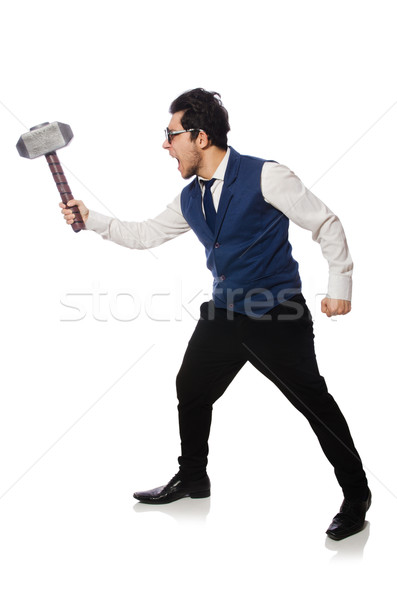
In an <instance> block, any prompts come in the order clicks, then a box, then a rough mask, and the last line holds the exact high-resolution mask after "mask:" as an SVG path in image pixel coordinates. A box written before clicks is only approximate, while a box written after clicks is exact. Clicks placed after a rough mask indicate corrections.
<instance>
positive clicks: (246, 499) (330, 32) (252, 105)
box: [0, 0, 397, 600]
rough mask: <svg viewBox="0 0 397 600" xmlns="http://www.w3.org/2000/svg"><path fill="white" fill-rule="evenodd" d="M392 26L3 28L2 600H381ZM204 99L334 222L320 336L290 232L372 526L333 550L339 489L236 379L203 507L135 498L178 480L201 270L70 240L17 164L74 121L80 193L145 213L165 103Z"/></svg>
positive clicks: (286, 7)
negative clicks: (341, 250) (34, 145)
mask: <svg viewBox="0 0 397 600" xmlns="http://www.w3.org/2000/svg"><path fill="white" fill-rule="evenodd" d="M393 13H394V3H393V2H392V1H390V2H387V1H382V0H381V1H379V2H377V3H376V6H375V4H374V3H373V2H371V3H370V2H367V1H364V2H363V1H361V2H358V1H351V2H346V1H344V2H342V1H340V0H336V1H334V2H332V3H329V2H323V1H317V2H315V1H312V0H301V1H300V2H293V1H292V0H288V1H284V2H269V1H268V0H265V1H264V0H261V1H259V0H246V1H245V2H241V3H235V2H232V1H228V2H226V1H225V0H222V1H216V0H213V1H211V2H209V1H208V0H203V1H202V2H200V3H192V2H188V1H185V2H180V1H175V2H159V1H158V0H154V1H153V2H147V3H145V4H139V5H136V4H135V3H132V2H127V1H124V0H114V1H113V2H111V3H109V2H102V1H98V0H97V1H95V2H94V1H85V0H80V1H79V2H77V1H75V0H69V2H68V3H62V4H56V3H54V2H49V1H48V2H47V1H43V0H37V1H36V2H31V3H28V2H26V1H25V2H22V3H14V4H10V3H8V5H7V8H6V9H3V16H2V19H1V25H0V30H1V31H0V46H1V56H2V60H1V65H2V66H1V80H0V81H1V86H0V90H1V92H0V124H1V138H0V152H1V163H0V164H1V193H2V203H1V220H2V232H1V253H2V257H3V259H2V273H1V283H2V293H1V296H0V302H1V320H2V335H1V348H2V367H3V371H2V377H1V387H2V394H1V418H0V457H1V463H0V564H1V571H2V572H1V576H0V594H1V597H2V598H4V599H7V600H14V599H18V600H19V599H22V598H23V599H25V598H33V597H39V598H41V600H46V599H51V600H53V599H54V598H56V599H57V600H58V599H64V598H65V599H66V598H67V599H70V598H73V599H78V600H80V599H84V600H86V599H91V598H93V599H94V598H95V600H99V599H102V598H117V599H118V600H124V599H127V598H135V597H139V596H142V597H145V598H148V599H150V600H151V599H155V598H157V597H159V596H160V597H162V598H166V599H168V598H174V597H189V598H191V599H196V598H203V597H206V598H209V599H211V600H212V599H215V598H216V599H218V598H230V597H236V598H237V597H239V598H240V597H245V596H247V597H255V598H260V597H265V596H270V597H271V598H275V599H278V598H284V597H287V595H289V596H292V595H293V597H295V598H305V599H308V598H309V599H311V598H319V597H321V598H324V599H328V598H334V597H336V596H338V597H339V598H346V599H347V598H351V597H357V598H367V597H368V598H369V597H373V595H374V594H378V596H379V597H383V598H388V597H392V596H393V595H394V593H395V591H394V592H393V588H394V587H395V584H394V581H395V577H394V567H395V557H394V554H395V552H394V547H395V540H396V533H397V531H396V514H397V511H396V508H397V502H396V500H397V478H396V469H395V456H396V440H395V420H396V412H397V411H396V408H395V400H396V394H395V389H394V379H395V360H394V359H395V335H396V332H395V307H394V300H395V288H396V285H395V272H396V271H395V243H394V235H395V218H396V208H395V204H396V202H395V200H396V190H395V157H396V141H395V140H396V124H397V86H396V79H395V57H396V49H397V48H396V46H397V44H396V41H395V15H394V14H393ZM197 86H202V87H205V88H207V89H211V90H216V91H218V92H220V93H221V95H222V99H223V101H224V103H225V106H226V107H227V109H228V110H229V114H230V121H231V127H232V130H231V133H230V137H229V141H230V144H231V145H232V146H233V147H235V148H236V149H237V150H238V151H239V152H242V153H247V154H252V155H258V156H261V157H264V158H272V159H275V160H277V161H279V162H282V163H285V164H287V165H288V166H289V167H290V168H291V169H292V170H293V171H294V172H295V173H297V174H298V175H299V176H300V177H301V179H302V180H303V181H304V182H305V183H306V185H307V186H308V187H311V189H312V190H313V192H314V193H316V194H317V195H318V196H319V197H320V198H321V199H322V200H323V201H324V202H325V203H326V204H328V205H329V206H330V207H331V208H332V209H333V210H334V212H335V213H336V214H338V216H339V217H340V218H341V221H342V223H343V225H344V227H345V231H346V234H347V238H348V240H349V246H350V249H351V253H352V255H353V259H354V262H355V277H354V297H353V310H352V312H351V313H350V315H348V316H346V317H342V318H339V319H332V320H331V319H327V318H326V317H325V316H324V315H322V314H321V312H320V310H319V304H320V300H321V297H322V296H321V294H323V293H324V292H325V291H326V283H327V264H326V262H325V261H324V260H323V258H322V256H321V252H320V249H319V247H318V246H317V245H316V244H314V243H313V242H312V240H311V236H310V233H308V232H307V231H303V230H298V228H296V227H295V226H291V241H292V244H293V247H294V256H295V258H296V259H297V260H298V261H299V263H300V268H301V276H302V278H303V281H304V294H305V296H306V298H307V301H308V303H309V306H310V308H311V310H312V313H313V315H314V319H315V331H316V344H317V356H318V360H319V365H320V370H321V372H322V374H323V375H324V376H325V377H326V380H327V383H328V387H329V389H330V391H331V392H332V393H333V395H334V396H335V398H336V399H337V401H338V403H339V404H340V406H341V408H342V410H343V412H344V414H345V415H346V417H347V420H348V422H349V424H350V427H351V430H352V433H353V436H354V438H355V442H356V445H357V447H358V449H359V451H360V454H361V455H362V458H363V460H364V463H365V467H366V469H367V473H368V477H369V480H370V484H371V488H372V491H373V496H374V500H373V507H372V508H371V510H370V512H369V513H368V521H369V523H368V525H367V527H366V529H365V530H364V531H363V532H362V533H360V534H358V535H356V536H353V537H352V538H350V539H348V540H345V541H343V542H340V543H336V542H331V541H329V540H327V539H326V536H325V534H324V531H325V529H326V528H327V526H328V524H329V522H330V521H331V519H332V517H333V515H334V514H335V513H336V512H337V510H338V507H339V504H340V502H341V500H342V497H341V493H340V489H339V487H338V485H337V483H336V480H335V478H334V475H333V472H332V468H331V467H330V466H329V464H328V462H327V461H326V459H325V458H324V456H323V454H322V452H321V450H320V448H319V446H318V443H317V440H316V439H315V437H314V435H313V434H312V432H311V430H310V428H309V427H308V425H307V423H306V421H305V420H304V419H303V418H302V417H301V416H300V415H299V414H298V413H296V412H295V411H294V410H293V408H292V407H291V406H290V405H289V404H288V402H287V401H286V400H285V399H284V397H283V396H282V395H281V394H280V393H279V392H278V391H277V390H276V388H274V387H272V386H271V384H270V383H268V382H267V381H266V380H265V379H264V378H263V377H262V376H261V375H259V374H258V373H257V372H255V371H254V369H252V368H251V367H248V366H247V367H246V368H245V369H244V370H243V371H242V372H241V374H240V375H239V377H238V378H237V379H236V381H235V382H234V383H233V385H232V386H231V387H230V388H229V390H228V391H227V392H226V394H225V395H224V397H223V398H222V399H221V400H220V401H219V402H218V403H217V405H216V407H215V410H214V420H213V428H212V433H211V440H210V443H211V446H210V448H211V452H210V464H209V474H210V477H211V479H212V485H213V493H212V497H211V500H200V501H193V500H190V499H186V500H182V501H180V502H178V503H176V504H172V505H169V506H168V507H163V508H161V509H158V508H153V507H149V508H147V507H146V508H145V507H144V506H143V505H139V504H136V503H135V501H134V500H133V498H132V493H133V491H135V490H137V489H147V488H150V487H155V486H157V485H160V484H163V483H166V482H167V481H168V479H169V478H170V477H171V476H172V475H173V474H174V473H175V472H176V470H177V463H176V457H177V456H178V453H179V438H178V429H177V413H176V399H175V392H174V379H175V375H176V373H177V370H178V367H179V364H180V362H181V359H182V356H183V353H184V349H185V345H186V343H187V341H188V339H189V337H190V335H191V332H192V330H193V328H194V325H195V319H196V318H197V314H198V307H199V305H200V303H201V302H202V301H203V300H206V299H207V298H208V294H209V293H210V289H211V277H210V274H209V272H207V270H206V267H205V260H204V251H203V249H202V247H201V246H200V244H199V243H198V242H197V240H196V239H195V237H194V234H193V233H188V234H186V235H185V236H182V237H181V238H179V239H177V240H174V241H172V242H170V243H168V244H165V245H164V246H162V247H159V248H156V249H154V250H153V251H152V252H133V251H130V250H127V249H125V248H122V247H119V246H116V245H115V244H111V243H109V242H104V241H103V240H102V239H101V238H100V237H99V236H97V235H96V234H94V233H92V232H81V233H79V234H78V235H77V234H75V233H73V231H72V230H71V228H70V227H67V226H65V224H64V221H63V218H62V216H61V214H60V210H59V208H58V202H59V199H58V194H57V191H56V188H55V186H54V183H53V181H52V177H51V175H50V172H49V169H48V167H47V165H46V161H45V159H44V158H43V159H41V158H39V159H37V160H34V161H28V160H26V159H21V158H20V157H19V156H18V154H17V151H16V149H15V144H16V142H17V140H18V138H19V136H20V135H21V134H22V133H23V132H24V131H25V130H26V129H27V128H29V127H31V126H33V125H36V124H38V123H42V122H43V121H54V120H59V121H63V122H65V123H69V124H70V125H71V126H72V129H73V131H74V136H75V137H74V140H73V141H72V143H71V144H70V145H69V146H68V147H67V148H65V149H63V150H61V151H60V153H59V156H60V158H61V160H62V162H63V165H64V168H65V171H66V172H67V174H68V179H69V183H70V185H71V188H72V191H73V192H74V195H75V196H76V197H78V198H81V199H83V200H84V201H85V203H86V204H87V205H88V206H89V207H90V208H92V209H94V210H97V211H99V212H104V213H106V214H112V215H115V216H117V217H119V218H121V219H124V220H142V219H145V218H147V217H150V216H154V215H156V214H157V213H158V212H160V211H161V210H162V209H163V207H164V206H165V204H167V203H168V202H170V201H171V200H172V199H173V198H174V197H175V195H176V194H177V193H178V192H179V191H180V189H181V187H182V184H183V182H182V181H181V179H180V175H179V173H178V171H177V165H176V162H175V161H172V160H171V159H170V158H169V156H168V153H167V152H165V151H164V150H163V149H162V148H161V144H162V142H163V129H164V127H165V126H166V125H167V124H168V121H169V114H168V107H169V105H170V103H171V101H172V100H173V99H174V98H175V97H176V96H177V95H179V94H180V93H181V92H183V91H185V90H186V89H189V88H192V87H197ZM133 299H134V302H135V304H133V302H132V300H133ZM71 305H73V306H76V307H77V308H76V309H72V308H70V306H71ZM237 432H238V433H237ZM237 436H239V437H238V439H237ZM236 442H238V444H236ZM237 445H238V446H242V447H243V452H241V453H239V454H238V453H237V450H236V447H237Z"/></svg>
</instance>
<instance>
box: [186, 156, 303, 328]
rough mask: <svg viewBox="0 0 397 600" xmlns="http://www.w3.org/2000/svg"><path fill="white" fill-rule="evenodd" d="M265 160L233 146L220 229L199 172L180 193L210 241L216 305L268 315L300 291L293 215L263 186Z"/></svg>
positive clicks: (202, 237) (189, 215)
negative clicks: (207, 209)
mask: <svg viewBox="0 0 397 600" xmlns="http://www.w3.org/2000/svg"><path fill="white" fill-rule="evenodd" d="M265 162H266V161H265V160H263V159H259V158H254V157H252V156H242V155H240V154H238V152H236V151H235V150H233V148H230V157H229V162H228V165H227V169H226V173H225V180H224V184H223V189H222V194H221V198H220V202H219V207H218V211H217V217H216V224H215V233H212V231H211V230H210V228H209V227H208V225H207V222H206V220H205V217H204V214H203V211H202V195H201V188H200V184H199V182H198V179H197V177H196V178H195V179H194V180H193V181H192V182H191V183H190V184H189V185H187V186H186V187H185V188H184V189H183V190H182V194H181V209H182V214H183V216H184V218H185V219H186V221H187V222H188V223H189V225H190V227H191V228H192V229H193V231H194V232H195V234H196V235H197V237H198V238H199V240H200V242H201V243H202V244H203V245H204V246H205V253H206V257H207V266H208V268H209V269H210V271H211V272H212V275H213V277H214V285H213V299H214V302H215V306H217V307H218V308H225V309H228V310H232V311H235V312H239V313H243V314H247V315H251V316H260V315H264V314H265V313H266V312H268V311H269V310H271V309H272V308H273V307H274V306H276V305H277V304H280V303H281V302H284V301H285V300H288V299H289V298H291V297H292V296H294V295H295V294H298V293H299V292H300V291H301V280H300V277H299V271H298V263H297V262H296V261H295V260H294V259H293V257H292V252H291V250H292V249H291V244H290V243H289V241H288V226H289V220H288V218H287V217H286V216H285V215H284V214H283V213H282V212H280V211H279V210H277V209H276V208H274V207H273V206H272V205H271V204H269V203H268V202H266V201H265V200H264V198H263V194H262V191H261V173H262V168H263V165H264V163H265Z"/></svg>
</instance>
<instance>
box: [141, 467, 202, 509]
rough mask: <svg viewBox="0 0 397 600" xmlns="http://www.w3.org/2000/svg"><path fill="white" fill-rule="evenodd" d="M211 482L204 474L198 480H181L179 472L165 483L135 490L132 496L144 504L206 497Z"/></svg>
mask: <svg viewBox="0 0 397 600" xmlns="http://www.w3.org/2000/svg"><path fill="white" fill-rule="evenodd" d="M210 490H211V482H210V480H209V477H208V476H207V475H206V476H205V477H203V478H202V479H199V480H198V481H182V480H181V477H180V475H179V473H177V474H176V475H174V477H173V478H172V479H171V480H170V481H169V482H168V483H167V485H163V486H161V487H158V488H154V489H153V490H147V491H146V492H135V494H134V498H136V499H137V500H139V501H140V502H143V503H144V504H168V503H169V502H175V500H180V499H181V498H188V497H190V498H208V496H209V495H210V493H211V491H210Z"/></svg>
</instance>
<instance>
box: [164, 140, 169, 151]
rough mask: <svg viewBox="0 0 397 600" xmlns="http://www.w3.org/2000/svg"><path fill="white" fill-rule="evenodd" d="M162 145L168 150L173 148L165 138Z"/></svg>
mask: <svg viewBox="0 0 397 600" xmlns="http://www.w3.org/2000/svg"><path fill="white" fill-rule="evenodd" d="M162 147H163V148H164V150H168V149H169V148H171V144H170V143H169V141H168V140H164V142H163V146H162Z"/></svg>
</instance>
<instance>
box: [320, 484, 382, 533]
mask: <svg viewBox="0 0 397 600" xmlns="http://www.w3.org/2000/svg"><path fill="white" fill-rule="evenodd" d="M371 500H372V495H371V490H368V498H367V499H366V500H364V501H363V502H360V501H359V502H352V501H350V500H347V499H346V498H345V500H344V501H343V502H342V506H341V507H340V512H339V513H338V514H337V515H335V517H334V519H333V521H332V523H331V525H330V526H329V527H328V529H327V531H326V532H325V533H326V534H327V535H328V537H330V538H331V539H333V540H343V539H344V538H346V537H349V535H353V534H354V533H358V532H359V531H361V530H362V529H363V527H364V522H365V513H366V512H367V510H368V509H369V507H370V506H371Z"/></svg>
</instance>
